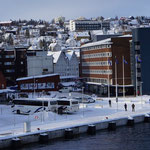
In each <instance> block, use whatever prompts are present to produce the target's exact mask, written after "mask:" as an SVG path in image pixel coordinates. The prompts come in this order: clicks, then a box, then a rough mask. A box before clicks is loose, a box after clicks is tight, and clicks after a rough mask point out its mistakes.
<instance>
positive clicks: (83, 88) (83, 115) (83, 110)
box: [82, 87, 84, 116]
mask: <svg viewBox="0 0 150 150" xmlns="http://www.w3.org/2000/svg"><path fill="white" fill-rule="evenodd" d="M83 92H84V87H82V106H83V107H82V109H83V116H84V104H83Z"/></svg>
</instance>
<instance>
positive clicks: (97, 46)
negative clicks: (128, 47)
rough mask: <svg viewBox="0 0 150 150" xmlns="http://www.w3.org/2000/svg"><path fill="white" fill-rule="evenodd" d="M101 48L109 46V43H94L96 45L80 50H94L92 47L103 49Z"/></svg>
mask: <svg viewBox="0 0 150 150" xmlns="http://www.w3.org/2000/svg"><path fill="white" fill-rule="evenodd" d="M103 48H111V45H110V44H102V45H96V46H90V47H84V48H82V49H81V50H82V51H88V50H94V49H96V50H97V49H103Z"/></svg>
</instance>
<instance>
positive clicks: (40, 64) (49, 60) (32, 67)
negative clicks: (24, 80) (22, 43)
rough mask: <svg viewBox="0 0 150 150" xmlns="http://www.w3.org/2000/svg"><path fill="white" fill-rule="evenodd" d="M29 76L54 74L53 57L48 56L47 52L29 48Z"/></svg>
mask: <svg viewBox="0 0 150 150" xmlns="http://www.w3.org/2000/svg"><path fill="white" fill-rule="evenodd" d="M27 72H28V76H36V75H44V74H50V73H53V57H52V56H48V55H47V51H43V50H40V49H33V47H31V48H29V49H28V51H27Z"/></svg>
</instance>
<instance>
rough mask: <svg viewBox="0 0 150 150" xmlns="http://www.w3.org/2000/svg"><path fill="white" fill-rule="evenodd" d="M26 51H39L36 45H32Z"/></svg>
mask: <svg viewBox="0 0 150 150" xmlns="http://www.w3.org/2000/svg"><path fill="white" fill-rule="evenodd" d="M28 50H40V49H39V48H38V47H37V46H36V45H32V46H30V47H29V49H28Z"/></svg>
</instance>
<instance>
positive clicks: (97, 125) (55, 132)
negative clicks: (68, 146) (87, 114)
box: [0, 114, 149, 149]
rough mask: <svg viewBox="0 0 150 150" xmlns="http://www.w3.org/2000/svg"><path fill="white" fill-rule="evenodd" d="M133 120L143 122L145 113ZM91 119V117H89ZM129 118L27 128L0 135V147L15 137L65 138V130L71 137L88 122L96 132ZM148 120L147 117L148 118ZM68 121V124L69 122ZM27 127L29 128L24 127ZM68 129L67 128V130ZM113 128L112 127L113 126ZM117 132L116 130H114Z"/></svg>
mask: <svg viewBox="0 0 150 150" xmlns="http://www.w3.org/2000/svg"><path fill="white" fill-rule="evenodd" d="M131 117H132V118H133V120H134V124H136V123H140V122H144V121H145V115H144V114H141V115H135V116H131ZM91 120H92V119H91ZM128 120H129V118H128V117H122V118H114V119H105V120H100V121H99V120H97V121H90V120H89V119H88V121H87V120H86V118H85V120H84V124H83V122H82V123H81V122H78V121H76V124H75V123H74V124H73V123H72V122H71V121H70V122H69V121H68V124H67V125H66V126H67V127H65V126H64V127H63V126H62V128H60V127H58V128H55V129H46V130H37V131H32V130H31V132H28V131H29V130H26V132H25V133H22V134H19V135H9V136H5V137H0V149H2V148H7V147H11V146H12V139H14V138H17V139H21V140H20V141H19V143H20V145H25V144H29V143H33V142H39V139H40V138H41V135H46V136H44V141H47V140H50V139H56V138H65V134H66V132H67V131H68V132H69V131H70V133H69V139H71V138H72V137H73V136H74V135H78V134H82V133H87V131H88V130H89V124H91V125H92V126H93V129H92V130H93V131H92V132H93V133H94V132H96V130H102V129H108V128H109V126H110V124H112V123H115V125H113V126H114V127H115V128H117V127H119V126H126V125H127V123H128ZM148 120H149V119H148ZM69 123H70V124H69ZM26 129H29V128H26ZM68 129H69V130H68ZM113 129H114V128H113ZM116 132H117V131H116Z"/></svg>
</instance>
